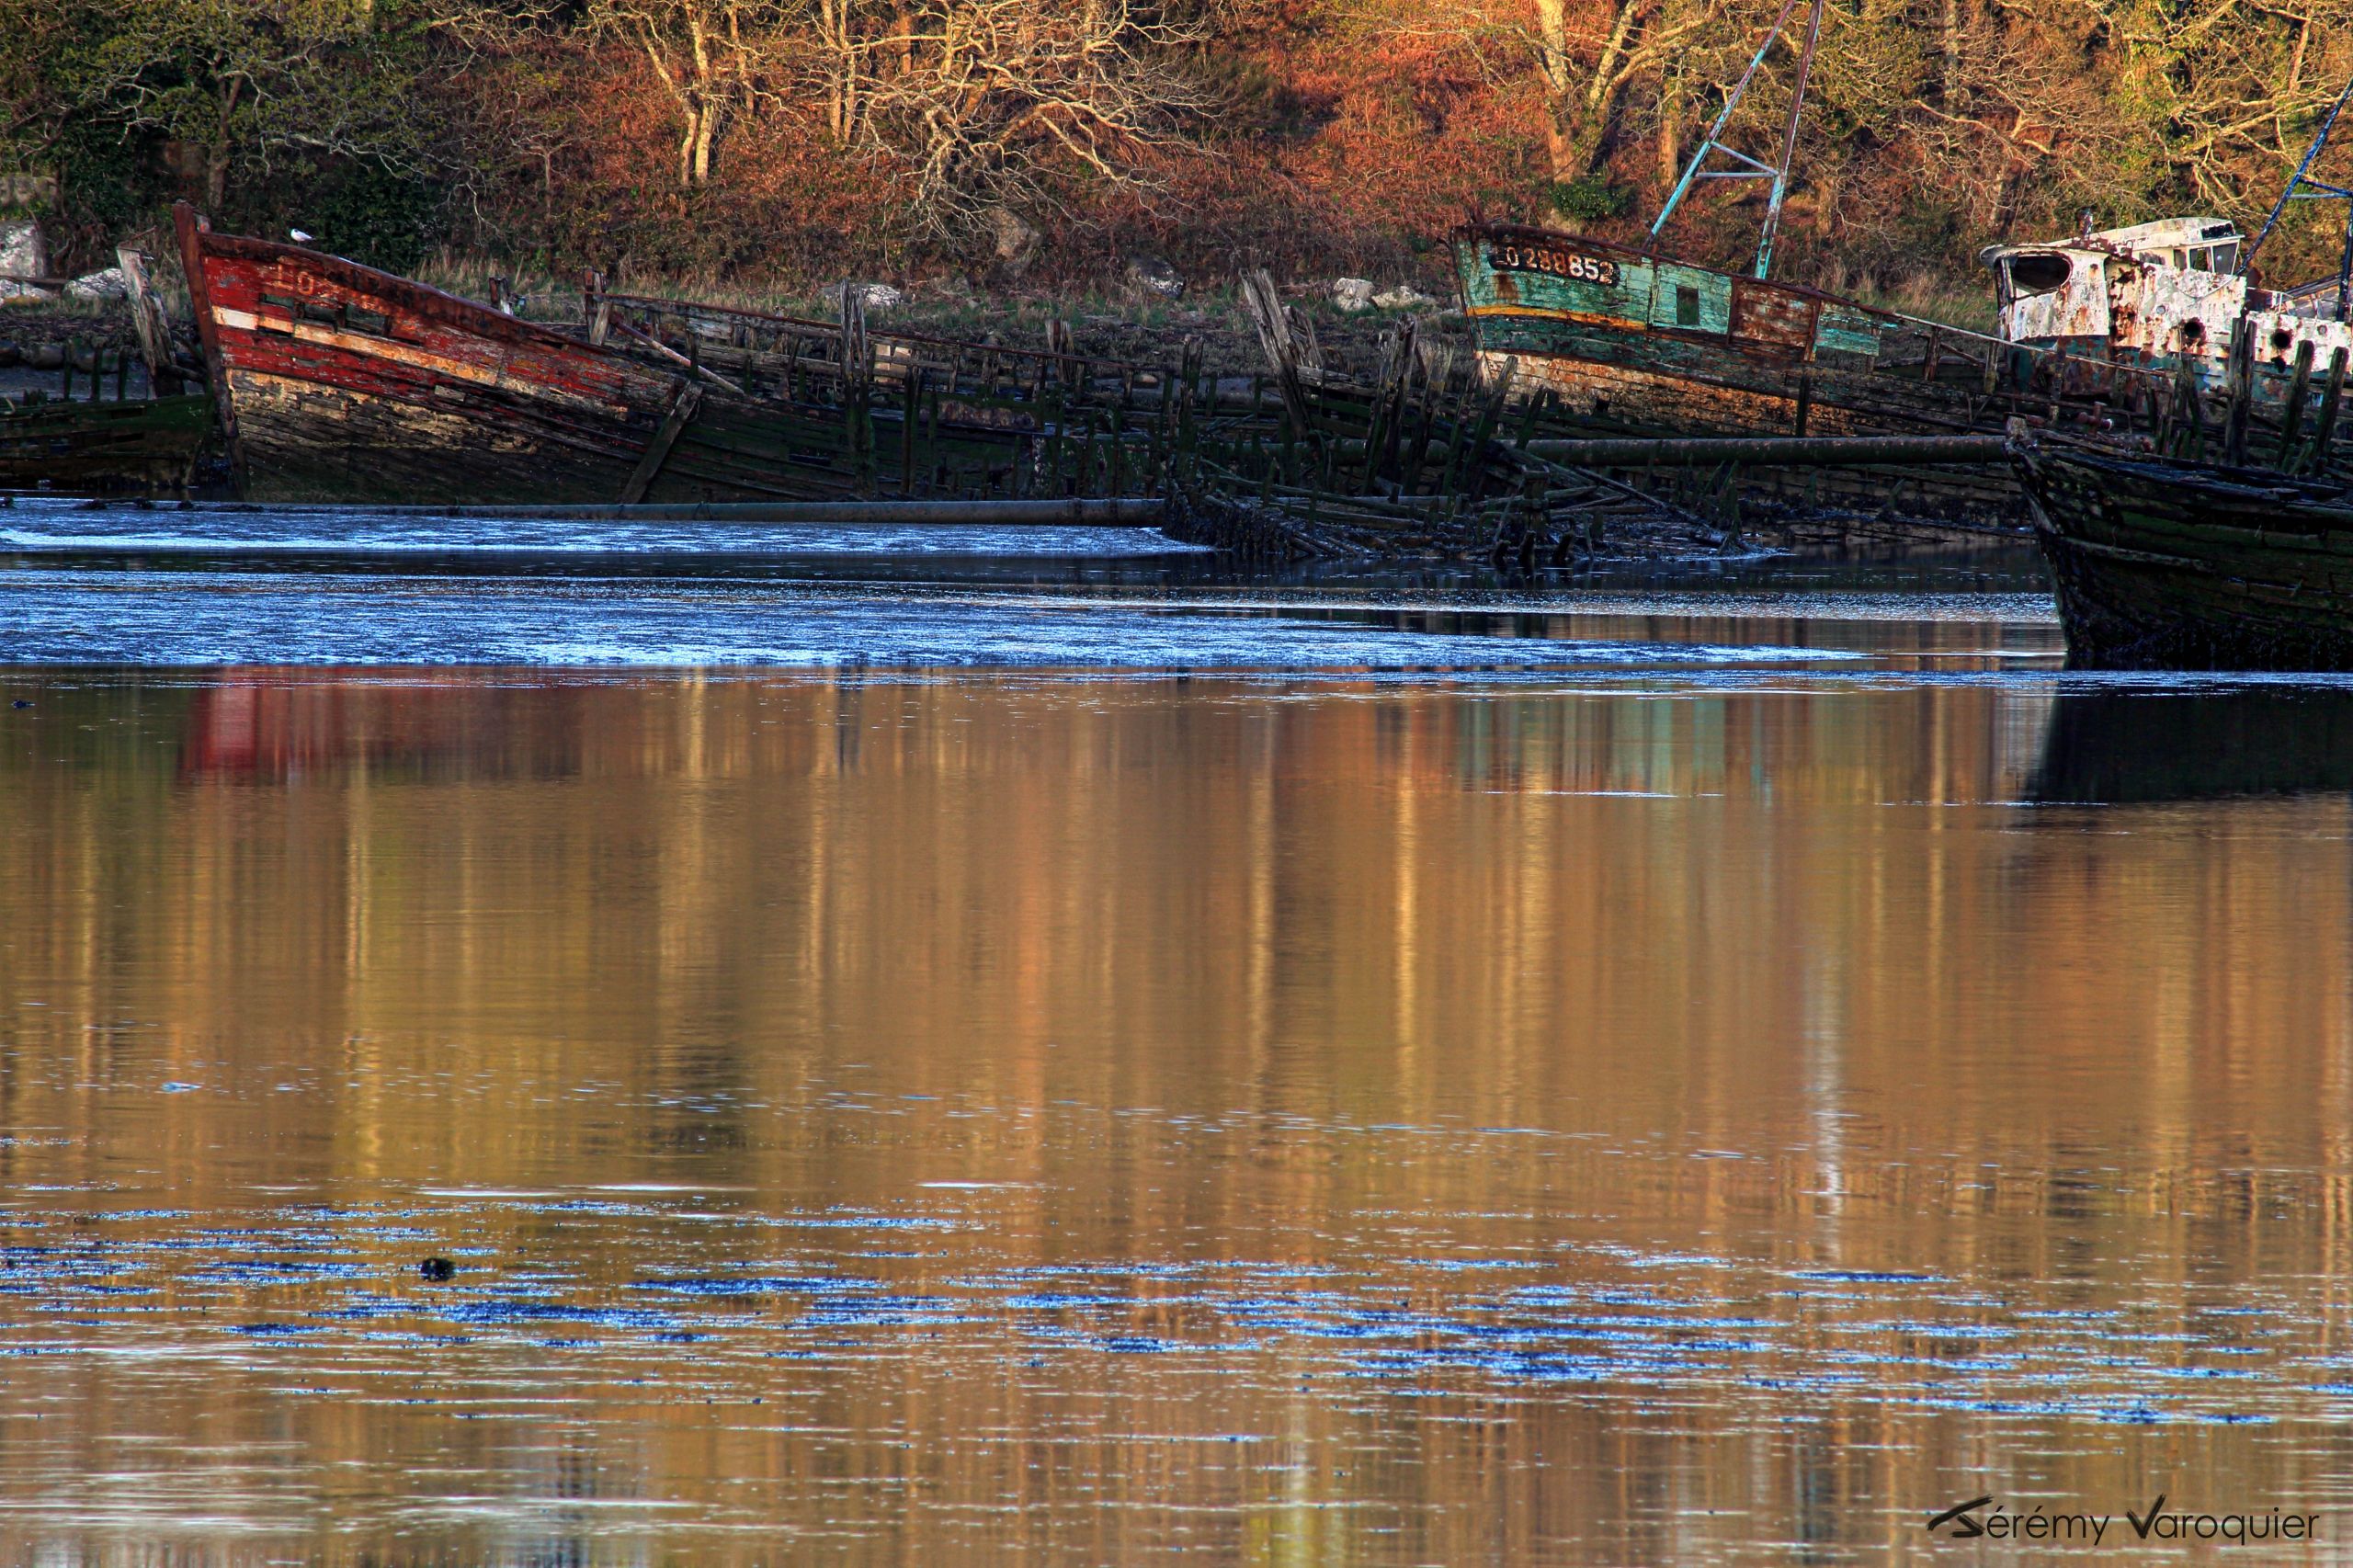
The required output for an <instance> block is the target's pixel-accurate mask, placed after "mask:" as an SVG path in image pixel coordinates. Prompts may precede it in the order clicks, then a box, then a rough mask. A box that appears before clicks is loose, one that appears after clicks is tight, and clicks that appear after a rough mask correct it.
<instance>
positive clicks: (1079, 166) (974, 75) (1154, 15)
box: [845, 0, 1212, 239]
mask: <svg viewBox="0 0 2353 1568" xmlns="http://www.w3.org/2000/svg"><path fill="white" fill-rule="evenodd" d="M1200 38H1201V34H1200V32H1199V28H1197V26H1196V25H1195V24H1192V23H1190V22H1188V21H1185V20H1182V19H1178V18H1176V17H1171V16H1169V15H1168V14H1166V13H1165V12H1164V11H1162V10H1160V9H1159V8H1158V7H1157V6H1156V5H1154V3H1153V0H915V3H912V4H905V5H902V6H897V7H896V8H895V16H894V17H893V19H892V26H891V27H889V28H886V29H884V30H882V31H881V32H880V33H878V34H876V35H873V36H872V37H870V39H868V40H867V41H866V42H864V43H863V44H862V45H861V46H860V52H861V53H862V54H863V56H864V57H865V59H866V61H867V62H868V68H867V69H866V71H865V72H864V73H863V77H862V85H860V87H859V89H858V91H859V101H858V107H857V110H856V114H855V117H854V119H851V117H848V116H845V119H849V120H850V122H851V123H852V124H853V125H854V129H855V131H856V133H857V135H858V139H859V140H860V141H861V142H864V143H865V144H867V145H869V146H870V147H872V148H873V149H874V150H876V151H877V152H879V153H882V154H883V155H885V156H886V157H887V158H888V159H890V160H891V161H892V163H894V164H896V165H898V166H899V167H900V168H901V169H903V170H904V172H905V173H906V175H907V176H909V177H910V179H911V181H912V183H913V186H914V192H915V213H916V217H917V221H918V223H919V224H920V226H921V227H923V228H925V229H926V230H928V231H930V232H931V233H934V234H937V235H940V236H943V237H949V238H955V239H963V238H967V237H969V236H971V235H972V234H974V233H978V232H979V231H980V230H981V229H982V228H983V226H984V225H985V224H986V222H987V221H988V219H989V216H990V214H991V213H992V212H993V211H994V210H996V209H998V208H1003V207H1011V208H1016V209H1026V210H1032V211H1042V210H1053V209H1056V208H1058V207H1061V206H1063V204H1064V203H1063V200H1062V195H1063V192H1064V191H1066V190H1067V189H1068V188H1069V187H1071V186H1072V184H1073V183H1074V182H1092V183H1094V184H1096V185H1097V186H1120V187H1145V186H1149V185H1151V184H1152V183H1153V182H1154V178H1155V176H1156V173H1157V171H1158V168H1159V166H1160V165H1161V163H1162V161H1163V160H1164V159H1165V157H1166V156H1168V155H1170V154H1173V153H1177V152H1179V151H1189V150H1191V147H1192V144H1191V143H1190V142H1189V141H1188V140H1187V138H1186V135H1185V129H1186V123H1187V120H1188V118H1189V117H1191V116H1194V115H1197V114H1199V113H1200V112H1202V111H1204V110H1206V109H1208V108H1210V107H1211V102H1212V99H1211V95H1210V94H1209V93H1208V91H1207V90H1206V89H1205V88H1203V87H1202V86H1201V85H1199V83H1198V82H1197V81H1196V80H1195V79H1194V78H1193V77H1192V76H1191V75H1190V74H1188V72H1187V70H1186V69H1185V65H1184V61H1183V56H1182V51H1184V50H1186V49H1187V48H1188V47H1190V46H1191V45H1193V44H1195V43H1197V42H1199V41H1200Z"/></svg>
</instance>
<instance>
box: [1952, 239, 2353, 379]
mask: <svg viewBox="0 0 2353 1568" xmlns="http://www.w3.org/2000/svg"><path fill="white" fill-rule="evenodd" d="M2244 244H2245V238H2244V236H2242V235H2241V234H2240V233H2239V231H2238V226H2237V225H2236V224H2234V223H2232V222H2229V221H2228V220H2226V219H2222V218H2194V217H2193V218H2165V219H2161V220H2159V221H2158V222H2154V223H2135V224H2133V225H2131V227H2129V228H2121V229H2104V230H2100V231H2098V232H2097V233H2095V232H2092V231H2091V230H2089V229H2086V232H2085V233H2081V234H2079V235H2076V236H2075V237H2074V238H2072V239H2066V240H2056V241H2052V242H2049V243H2046V244H2022V245H1994V246H1989V247H1988V248H1987V249H1986V250H1985V251H1984V252H1983V253H1982V254H1981V256H1980V259H1981V260H1983V261H1984V264H1985V265H1986V267H1989V268H1990V269H1992V271H1993V273H1994V278H1995V297H1996V300H1997V301H1998V303H1999V305H2000V310H2001V325H2000V328H1999V331H2000V334H2001V336H2002V337H2003V339H2004V340H2005V341H2006V342H2010V343H2018V344H2024V345H2028V346H2030V347H2037V348H2065V349H2069V350H2072V351H2074V352H2076V353H2080V354H2083V355H2085V356H2086V357H2088V358H2099V359H2107V358H2115V359H2120V360H2125V361H2127V362H2131V363H2139V364H2161V363H2173V362H2175V361H2177V360H2178V359H2182V358H2187V359H2188V361H2189V362H2190V364H2191V366H2192V367H2193V368H2194V369H2196V370H2197V371H2198V372H2199V373H2200V376H2201V377H2205V376H2207V375H2210V374H2220V373H2221V371H2222V366H2223V364H2224V362H2225V361H2226V360H2227V359H2228V358H2229V357H2230V353H2231V347H2232V340H2233V337H2234V335H2235V333H2236V332H2237V330H2238V324H2239V323H2240V322H2241V321H2242V320H2244V321H2245V322H2246V323H2247V324H2248V326H2249V328H2250V329H2251V330H2252V331H2253V332H2254V333H2255V335H2256V336H2255V345H2254V348H2255V359H2256V363H2257V364H2260V365H2268V366H2282V367H2284V366H2286V365H2287V364H2289V363H2290V361H2291V360H2292V359H2293V358H2294V357H2295V353H2296V346H2297V345H2298V344H2299V343H2302V342H2304V341H2306V340H2309V341H2311V343H2312V344H2313V354H2314V357H2315V358H2316V359H2317V360H2318V361H2319V362H2320V363H2321V364H2323V365H2325V364H2327V363H2328V359H2329V356H2330V355H2331V354H2332V353H2333V352H2334V351H2335V350H2336V348H2338V347H2353V329H2348V328H2347V326H2346V324H2344V323H2341V322H2337V321H2334V320H2330V319H2327V317H2326V316H2325V315H2324V313H2323V312H2324V310H2325V309H2326V308H2327V307H2328V306H2331V305H2333V304H2334V302H2335V299H2334V290H2330V291H2328V292H2327V293H2326V294H2325V295H2313V294H2310V293H2308V292H2305V291H2299V292H2297V293H2292V294H2275V293H2273V292H2271V291H2270V290H2266V289H2261V288H2256V287H2254V286H2252V285H2251V284H2250V282H2249V280H2248V279H2247V278H2245V277H2243V276H2241V275H2240V274H2239V272H2238V270H2237V268H2238V265H2239V255H2240V251H2241V248H2242V247H2243V246H2244Z"/></svg>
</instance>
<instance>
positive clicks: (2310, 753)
mask: <svg viewBox="0 0 2353 1568" xmlns="http://www.w3.org/2000/svg"><path fill="white" fill-rule="evenodd" d="M2029 788H2030V790H2031V792H2032V793H2033V794H2034V796H2035V797H2036V798H2037V799H2038V800H2046V801H2086V802H2108V801H2118V802H2122V801H2195V800H2207V799H2211V798H2213V797H2216V796H2224V795H2271V794H2296V793H2301V792H2304V791H2310V790H2336V791H2342V790H2353V691H2347V690H2346V689H2344V688H2342V687H2244V688H2239V689H2235V690H2227V691H2220V692H2217V691H2200V692H2180V691H2167V690H2164V689H2158V690H2120V691H2078V692H2071V693H2069V694H2068V695H2066V696H2064V697H2062V698H2060V699H2058V701H2057V703H2056V704H2055V705H2054V707H2053V708H2052V716H2051V733H2050V738H2049V740H2048V741H2047V742H2046V743H2045V746H2044V750H2043V756H2042V762H2041V765H2040V767H2038V768H2037V769H2036V771H2035V776H2034V780H2033V783H2032V784H2031V786H2030V787H2029Z"/></svg>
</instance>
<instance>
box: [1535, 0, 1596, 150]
mask: <svg viewBox="0 0 2353 1568" xmlns="http://www.w3.org/2000/svg"><path fill="white" fill-rule="evenodd" d="M1536 51H1537V67H1536V68H1537V74H1539V75H1540V76H1541V77H1542V78H1543V82H1544V145H1545V151H1546V152H1547V153H1550V154H1551V157H1552V177H1553V178H1554V179H1555V180H1558V181H1562V182H1563V183H1565V182H1566V181H1569V180H1573V179H1575V178H1577V177H1578V176H1581V175H1583V174H1585V173H1586V170H1584V169H1581V168H1575V167H1574V166H1573V165H1574V154H1573V153H1572V151H1571V149H1570V145H1569V134H1568V119H1569V115H1570V104H1571V102H1572V99H1573V96H1574V88H1573V86H1572V84H1571V79H1570V70H1569V7H1568V0H1536Z"/></svg>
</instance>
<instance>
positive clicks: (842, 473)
mask: <svg viewBox="0 0 2353 1568" xmlns="http://www.w3.org/2000/svg"><path fill="white" fill-rule="evenodd" d="M179 228H180V244H181V249H182V253H183V256H184V259H185V261H186V264H187V267H188V278H189V284H190V288H189V291H190V294H191V297H192V301H193V304H194V307H195V311H196V316H197V327H198V333H199V337H200V338H201V339H202V342H203V346H204V351H205V359H206V369H207V374H208V376H209V378H210V382H211V386H212V390H213V392H214V395H215V397H216V399H217V400H218V403H219V405H220V411H221V425H222V432H223V434H224V436H225V437H226V439H227V444H228V448H229V455H230V459H231V460H232V462H233V465H234V468H235V472H236V476H237V483H238V488H239V490H240V492H241V493H242V494H244V495H245V496H246V497H248V498H249V499H254V500H271V501H308V502H351V503H368V502H395V501H397V502H417V503H427V504H438V503H465V502H507V503H535V502H566V503H593V502H635V501H655V502H696V501H758V500H777V499H787V500H790V499H823V498H826V497H830V496H835V495H840V494H847V493H852V492H854V491H855V490H857V489H858V487H859V486H860V484H861V483H870V480H871V471H870V468H863V469H862V468H861V467H860V465H859V464H858V461H857V458H858V453H856V452H854V451H848V450H847V447H848V445H849V443H848V442H847V440H846V437H845V430H844V427H843V426H842V424H841V422H840V421H839V420H837V419H836V420H832V421H828V420H826V419H824V418H801V417H798V416H796V415H795V413H794V411H792V410H791V409H790V408H785V407H777V406H771V405H767V404H764V403H759V402H757V401H756V400H752V399H748V398H740V397H735V396H733V395H731V394H730V393H728V392H726V391H725V390H723V389H721V388H716V387H712V386H710V385H708V384H706V380H707V379H704V378H699V377H698V376H697V375H695V374H694V373H693V372H691V371H688V370H677V369H667V368H665V367H662V366H659V365H653V364H648V363H645V362H643V361H642V360H640V359H636V358H631V356H629V355H627V354H624V353H621V352H620V351H619V350H617V349H614V348H611V347H603V346H599V345H595V344H590V343H586V342H583V341H581V340H579V339H578V338H576V337H574V336H570V335H565V334H563V333H561V332H558V331H556V330H554V329H552V328H551V327H547V326H543V325H540V324H535V323H531V322H526V321H522V320H519V319H517V318H516V317H513V316H509V315H506V314H505V313H504V312H499V311H495V310H493V309H491V308H490V307H488V306H486V305H482V304H477V303H475V302H473V301H467V300H461V299H458V298H456V297H455V296H452V295H449V294H444V293H442V292H441V291H439V290H435V289H430V288H427V287H426V286H425V285H423V284H419V283H415V282H413V281H411V280H409V279H407V278H396V277H393V276H392V275H391V274H388V273H382V272H378V271H376V270H374V269H373V268H370V267H361V266H358V264H356V263H353V262H349V261H345V260H342V259H341V258H339V257H335V256H324V255H321V254H319V253H317V252H313V251H308V250H303V249H301V248H299V247H296V246H292V245H281V244H271V243H269V242H267V241H261V240H253V239H244V238H238V237H235V236H231V235H224V234H215V233H210V231H209V230H208V229H207V228H206V227H205V226H204V224H203V222H202V221H201V220H200V219H199V218H197V217H196V216H195V214H194V213H193V212H191V211H189V210H187V209H185V208H183V209H182V210H181V212H180V220H179Z"/></svg>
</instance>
